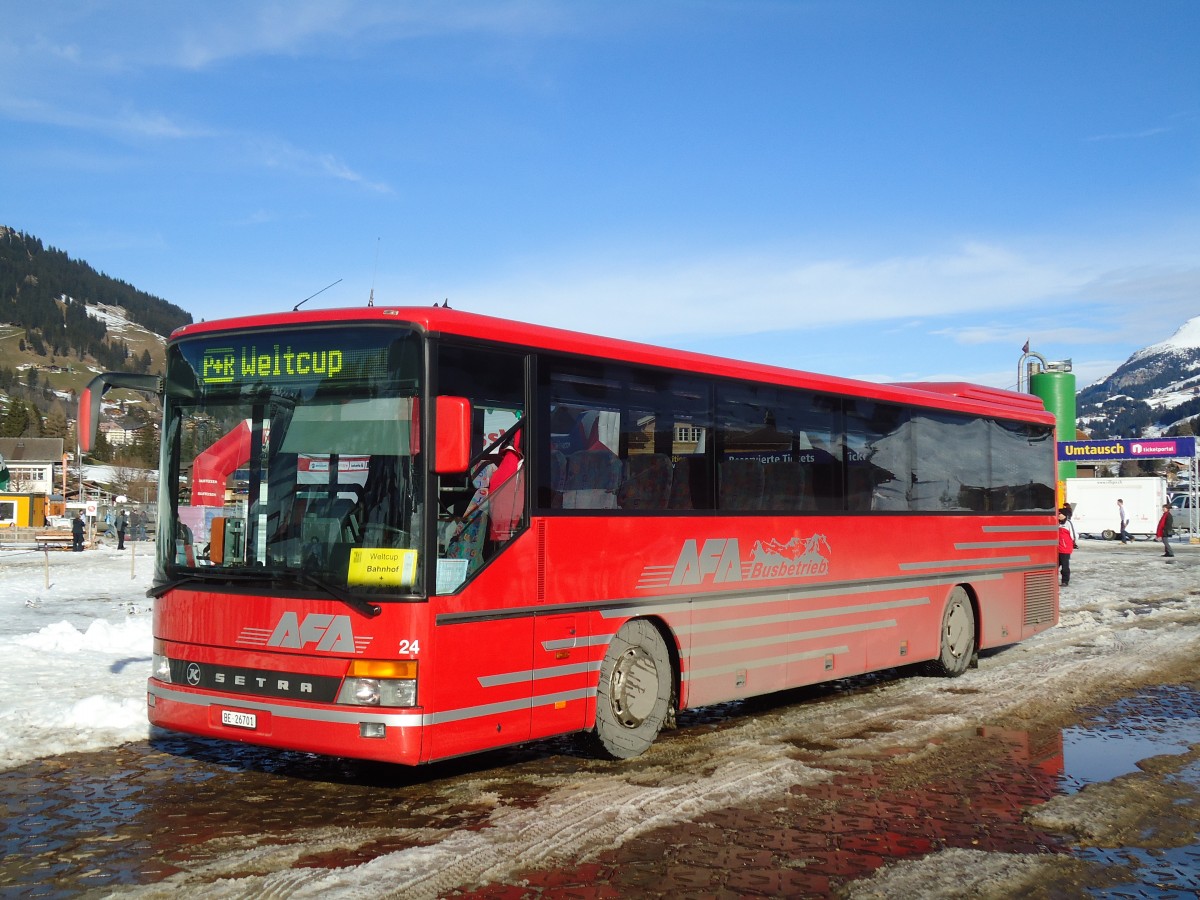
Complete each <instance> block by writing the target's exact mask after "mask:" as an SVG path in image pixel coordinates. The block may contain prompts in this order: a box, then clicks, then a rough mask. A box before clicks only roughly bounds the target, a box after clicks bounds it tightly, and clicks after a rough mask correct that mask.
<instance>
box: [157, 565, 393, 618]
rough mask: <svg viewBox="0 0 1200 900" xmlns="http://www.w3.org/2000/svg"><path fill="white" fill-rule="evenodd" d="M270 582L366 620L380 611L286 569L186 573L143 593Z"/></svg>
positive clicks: (364, 602) (352, 596)
mask: <svg viewBox="0 0 1200 900" xmlns="http://www.w3.org/2000/svg"><path fill="white" fill-rule="evenodd" d="M274 579H284V580H286V581H290V582H293V583H295V584H301V585H306V586H307V587H313V588H316V589H317V590H319V591H322V592H323V593H326V594H328V595H329V596H330V597H333V598H334V599H335V600H340V601H341V602H342V603H345V604H346V605H347V606H349V607H350V608H351V609H352V610H354V611H355V612H358V613H362V614H363V615H364V616H366V617H367V618H368V619H373V618H375V617H376V616H377V615H379V614H380V613H381V612H382V611H383V610H382V609H380V608H379V607H378V606H376V605H375V604H374V603H368V602H367V601H366V600H364V599H363V598H362V597H358V596H355V595H354V594H351V593H349V592H348V591H344V590H342V589H341V588H339V587H338V586H337V585H335V584H330V583H329V582H328V581H326V580H325V579H323V578H318V577H317V576H316V575H310V574H309V573H308V572H296V571H293V570H290V569H263V570H261V571H256V572H238V571H232V572H231V571H225V570H222V569H218V568H215V567H214V568H213V569H212V571H208V570H204V571H196V572H188V573H187V574H186V575H181V576H179V577H178V578H173V579H171V580H170V581H166V582H164V583H162V584H156V585H153V586H152V587H151V588H150V590H148V591H146V596H147V597H161V596H162V595H163V594H165V593H166V592H167V591H169V590H171V589H172V588H177V587H182V586H183V585H185V584H187V583H188V582H191V581H198V582H201V583H203V584H213V583H222V582H223V583H226V584H231V583H233V582H235V581H237V582H243V583H244V582H250V581H257V582H267V581H270V580H274Z"/></svg>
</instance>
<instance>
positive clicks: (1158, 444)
mask: <svg viewBox="0 0 1200 900" xmlns="http://www.w3.org/2000/svg"><path fill="white" fill-rule="evenodd" d="M1195 455H1196V439H1195V438H1194V437H1173V438H1111V439H1109V440H1106V441H1060V442H1059V444H1058V459H1059V462H1105V461H1110V460H1118V459H1174V458H1176V457H1192V456H1195Z"/></svg>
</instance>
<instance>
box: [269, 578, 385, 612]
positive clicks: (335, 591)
mask: <svg viewBox="0 0 1200 900" xmlns="http://www.w3.org/2000/svg"><path fill="white" fill-rule="evenodd" d="M286 574H287V576H288V577H289V578H291V580H293V581H296V582H299V583H300V584H306V585H308V586H309V587H315V588H316V589H317V590H319V591H324V592H325V593H326V594H328V595H329V596H330V597H333V598H334V599H335V600H341V601H342V602H343V603H345V604H346V605H347V606H348V607H350V608H351V609H352V610H354V611H355V612H358V613H362V614H363V615H364V616H366V617H367V618H368V619H373V618H375V617H376V616H377V615H379V614H380V613H381V612H382V611H383V610H381V609H380V608H379V607H378V606H376V605H375V604H374V603H368V602H367V601H366V600H364V599H363V598H362V597H358V596H355V595H354V594H351V593H349V592H348V591H343V590H342V589H341V588H339V587H338V586H337V585H336V584H330V583H329V582H328V581H326V580H325V579H323V578H318V577H317V576H316V575H311V574H309V573H308V572H292V571H289V572H287V573H286Z"/></svg>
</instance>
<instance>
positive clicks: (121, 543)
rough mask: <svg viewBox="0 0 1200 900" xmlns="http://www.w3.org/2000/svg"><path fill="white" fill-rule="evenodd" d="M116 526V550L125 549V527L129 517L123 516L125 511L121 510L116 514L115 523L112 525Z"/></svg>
mask: <svg viewBox="0 0 1200 900" xmlns="http://www.w3.org/2000/svg"><path fill="white" fill-rule="evenodd" d="M113 524H114V525H116V526H117V549H118V550H124V549H125V527H126V526H127V525H128V524H129V516H127V515H125V510H124V509H122V510H121V511H120V512H119V513H117V521H116V522H114V523H113Z"/></svg>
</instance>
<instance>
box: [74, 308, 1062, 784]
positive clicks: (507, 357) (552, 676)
mask: <svg viewBox="0 0 1200 900" xmlns="http://www.w3.org/2000/svg"><path fill="white" fill-rule="evenodd" d="M112 386H122V387H136V388H140V389H150V390H154V391H157V392H159V393H160V394H161V397H162V402H163V407H164V420H163V429H162V459H161V476H162V477H161V482H160V483H161V486H162V488H161V497H160V501H159V504H160V507H159V528H158V537H157V562H156V569H155V580H154V585H153V588H152V589H151V593H152V594H153V595H154V597H155V604H154V662H153V672H152V674H151V677H150V679H149V686H148V694H147V700H148V705H149V718H150V721H151V722H152V723H153V724H155V725H158V726H161V727H163V728H167V729H172V730H176V731H180V732H188V733H191V734H197V735H205V736H210V737H212V736H215V737H221V738H227V739H229V740H233V741H242V742H249V743H253V744H260V745H266V746H270V747H277V748H290V749H297V750H303V751H310V752H316V753H322V754H329V755H335V756H346V757H358V758H365V759H375V760H385V761H392V762H398V763H405V764H416V763H424V762H429V761H431V760H437V759H444V758H446V757H452V756H456V755H460V754H467V753H473V752H477V751H481V750H485V749H488V748H494V747H499V746H503V745H509V744H514V743H519V742H524V741H530V740H534V739H538V738H544V737H547V736H551V735H560V734H566V733H570V732H579V733H582V734H583V735H584V738H585V740H586V741H587V742H589V743H590V745H591V747H592V748H593V749H594V750H595V751H596V752H598V753H600V754H602V755H607V756H609V757H612V758H626V757H631V756H634V755H636V754H638V753H641V752H642V751H643V750H645V749H646V748H647V747H648V746H649V745H650V743H651V742H652V741H653V740H654V739H655V737H656V736H657V734H658V733H659V731H660V729H661V728H663V727H664V726H670V725H671V724H673V720H674V717H675V714H676V711H677V710H680V709H684V708H690V707H698V706H704V705H709V704H714V703H719V702H722V701H727V700H732V699H736V698H744V697H748V696H752V695H757V694H766V693H769V692H775V691H780V690H783V689H786V688H792V687H796V686H798V685H805V684H812V683H815V682H821V681H828V680H831V679H840V678H844V677H846V676H850V675H856V674H859V673H864V672H870V671H874V670H880V669H889V668H893V667H901V666H907V665H909V664H918V668H919V670H920V671H924V672H926V673H933V674H941V675H949V676H956V675H960V674H962V673H963V672H964V671H965V670H966V669H967V668H968V666H969V665H970V664H971V663H972V660H973V658H974V657H975V656H976V654H977V653H978V651H979V650H980V649H986V648H993V647H998V646H1001V645H1006V644H1011V643H1014V642H1016V641H1019V640H1021V639H1022V638H1026V637H1028V636H1030V635H1033V634H1035V633H1037V632H1039V631H1042V630H1044V629H1046V628H1049V627H1051V626H1052V625H1054V624H1055V623H1056V622H1057V620H1058V579H1057V577H1056V562H1057V555H1056V521H1055V516H1054V505H1055V469H1054V466H1055V452H1054V448H1055V444H1054V432H1053V421H1054V420H1053V417H1052V416H1051V415H1050V414H1049V413H1047V412H1046V411H1045V409H1044V408H1043V406H1042V403H1041V401H1040V400H1039V399H1037V398H1035V397H1032V396H1030V395H1025V394H1018V393H1012V392H1008V391H1001V390H994V389H990V388H985V387H980V386H975V385H969V384H962V383H953V384H903V385H876V384H868V383H863V382H857V381H852V380H849V379H842V378H833V377H826V376H821V375H814V374H809V373H804V372H799V371H791V370H787V369H783V368H776V367H769V366H761V365H753V364H750V363H746V362H738V361H734V360H729V359H719V358H714V357H709V356H702V355H699V354H693V353H685V352H677V351H672V350H665V349H660V348H656V347H651V346H647V345H642V344H637V343H632V342H626V341H618V340H609V339H604V338H600V337H595V336H592V335H587V334H577V333H572V332H568V331H563V330H557V329H551V328H546V327H539V326H534V325H525V324H520V323H517V322H512V321H507V320H503V319H498V318H491V317H486V316H481V315H474V314H470V313H465V312H460V311H456V310H451V309H446V308H439V307H432V308H383V307H370V308H364V309H359V310H324V311H299V312H292V313H287V314H282V315H269V316H267V315H264V316H255V317H247V318H238V319H232V320H227V321H221V322H206V323H200V324H196V325H189V326H187V327H185V328H182V329H179V330H178V331H176V332H175V333H174V334H173V335H172V337H171V339H170V341H169V343H168V346H167V368H166V374H165V377H164V378H162V379H150V378H147V377H145V376H133V375H107V376H106V375H102V376H99V377H98V378H96V379H95V380H94V381H93V383H92V385H91V386H89V389H88V391H87V392H86V393H85V395H84V397H83V398H82V405H81V428H80V432H81V434H83V435H84V436H85V440H86V437H87V435H88V432H91V431H94V428H95V422H96V419H97V416H98V413H99V403H100V396H101V394H102V393H103V391H104V390H106V389H107V388H108V387H112ZM85 449H86V448H85Z"/></svg>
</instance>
